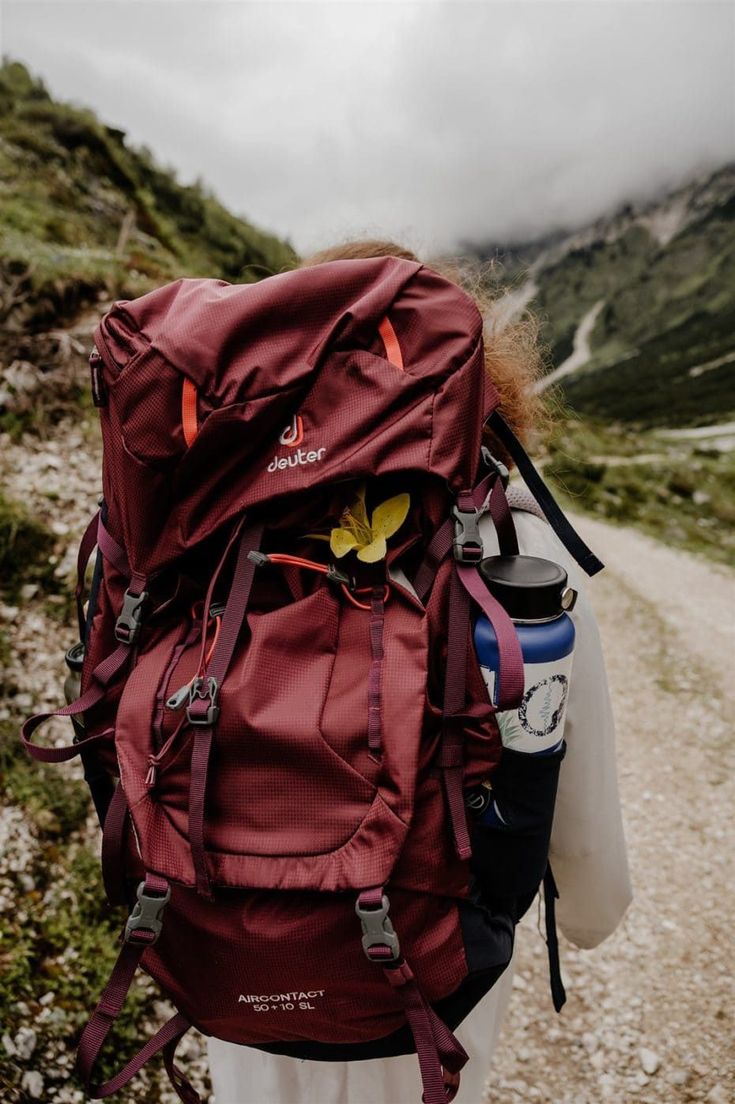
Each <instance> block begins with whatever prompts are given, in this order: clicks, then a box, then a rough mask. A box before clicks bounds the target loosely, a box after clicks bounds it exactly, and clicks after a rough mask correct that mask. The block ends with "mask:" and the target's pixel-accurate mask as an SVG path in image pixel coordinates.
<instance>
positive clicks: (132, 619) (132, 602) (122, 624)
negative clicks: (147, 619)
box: [115, 590, 148, 644]
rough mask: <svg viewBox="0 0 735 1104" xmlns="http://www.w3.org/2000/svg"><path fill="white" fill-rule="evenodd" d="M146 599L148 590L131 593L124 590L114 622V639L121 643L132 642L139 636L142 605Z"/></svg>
mask: <svg viewBox="0 0 735 1104" xmlns="http://www.w3.org/2000/svg"><path fill="white" fill-rule="evenodd" d="M147 601H148V591H147V590H142V591H141V592H140V594H133V593H132V592H131V591H129V590H126V591H125V596H124V598H123V604H122V609H121V610H120V616H119V617H118V619H117V621H116V622H115V639H116V640H119V641H120V643H121V644H134V643H135V642H136V640H137V639H138V637H139V636H140V627H141V625H142V623H143V607H144V606H145V604H146V602H147Z"/></svg>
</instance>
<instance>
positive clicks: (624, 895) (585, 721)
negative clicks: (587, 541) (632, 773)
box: [483, 511, 632, 947]
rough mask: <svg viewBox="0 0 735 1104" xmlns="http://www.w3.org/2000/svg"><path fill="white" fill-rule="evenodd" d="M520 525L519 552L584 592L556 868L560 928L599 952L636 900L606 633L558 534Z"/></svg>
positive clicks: (521, 515) (520, 515)
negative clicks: (543, 561)
mask: <svg viewBox="0 0 735 1104" xmlns="http://www.w3.org/2000/svg"><path fill="white" fill-rule="evenodd" d="M513 519H514V521H515V523H516V531H517V533H518V544H519V548H520V551H521V552H522V553H526V554H527V555H532V556H545V557H547V558H548V559H553V560H555V561H556V562H557V563H560V564H562V566H563V567H564V568H565V569H566V571H567V572H568V574H569V582H570V585H571V586H573V587H574V588H575V590H577V591H578V592H579V597H578V599H577V604H576V606H575V609H574V610H573V612H572V615H571V616H572V620H573V621H574V627H575V630H576V642H575V649H574V661H573V666H572V674H571V678H570V682H569V698H568V701H567V713H566V725H565V729H564V738H565V739H566V741H567V753H566V756H565V757H564V760H563V762H562V766H561V771H560V774H559V790H558V794H557V800H556V811H555V814H554V825H553V829H552V834H551V850H550V862H551V868H552V870H553V872H554V878H555V879H556V883H557V887H558V889H559V900H558V901H557V920H558V923H559V927H560V928H561V930H562V931H563V933H564V935H565V936H566V937H567V938H568V939H570V940H571V941H572V942H573V943H575V944H576V945H577V946H578V947H594V946H596V945H597V944H598V943H600V942H602V940H603V939H606V938H607V936H608V935H610V934H611V933H612V932H613V931H614V930H615V928H616V927H617V925H618V924H619V922H620V920H621V918H622V916H623V914H624V913H625V910H626V909H627V907H628V905H629V904H630V901H631V899H632V890H631V884H630V874H629V870H628V858H627V852H626V846H625V835H624V831H623V818H622V811H621V808H620V798H619V794H618V776H617V763H616V758H615V723H614V720H613V713H612V706H611V703H610V694H609V691H608V685H607V674H606V671H605V661H604V658H603V653H602V645H601V643H600V634H599V631H598V628H597V621H596V619H595V615H594V613H593V611H592V607H591V605H590V603H589V600H588V598H587V595H586V593H585V587H586V582H585V581H583V579H584V576H583V573H582V571H581V570H580V569H579V567H578V566H577V564H576V563H575V562H574V560H573V559H572V558H571V557H570V555H569V553H568V552H567V551H566V549H565V548H564V546H563V545H562V544H561V542H560V541H559V540H558V538H557V537H556V534H555V533H554V531H553V530H552V529H551V527H550V526H549V525H548V524H547V523H546V522H545V521H542V520H541V519H540V518H538V517H535V516H534V515H533V514H529V513H525V512H523V511H514V512H513ZM488 535H489V534H488ZM484 536H485V534H484V532H483V544H484V543H485V541H484ZM496 547H497V544H496Z"/></svg>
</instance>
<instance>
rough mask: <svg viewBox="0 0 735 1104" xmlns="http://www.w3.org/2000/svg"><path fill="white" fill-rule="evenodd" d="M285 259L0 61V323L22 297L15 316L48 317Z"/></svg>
mask: <svg viewBox="0 0 735 1104" xmlns="http://www.w3.org/2000/svg"><path fill="white" fill-rule="evenodd" d="M293 262H294V253H293V250H292V249H291V247H290V246H289V245H288V244H287V243H285V242H282V241H280V240H279V239H278V238H276V237H275V236H273V235H271V234H267V233H265V232H263V231H262V230H259V229H257V228H256V227H254V226H252V225H251V224H250V223H248V222H246V221H244V220H243V219H240V218H237V217H236V216H234V215H232V214H231V213H230V212H229V211H227V210H226V209H225V208H224V207H223V206H222V204H221V203H219V201H218V200H217V199H216V198H215V197H214V196H213V195H212V194H211V193H210V192H208V191H207V189H206V188H205V187H204V186H203V185H202V184H200V183H196V184H194V185H190V186H186V187H185V186H182V185H181V184H179V183H178V181H177V180H176V177H175V175H174V173H173V171H171V170H166V169H162V168H161V167H160V166H159V165H157V164H156V162H155V161H154V159H153V156H152V155H151V153H150V152H149V151H148V150H145V149H134V148H132V147H130V146H129V145H128V144H127V143H126V141H125V134H124V133H123V132H122V131H120V130H118V129H116V128H114V127H110V126H106V125H105V124H104V123H102V122H101V121H100V120H99V119H98V118H97V117H96V116H95V114H94V113H93V112H92V111H89V110H86V109H82V108H79V107H76V106H73V105H71V104H67V103H60V102H58V101H55V100H53V99H52V98H51V97H50V96H49V94H48V92H47V91H46V89H45V87H44V85H43V83H42V82H41V81H39V80H37V79H35V78H34V77H33V76H32V75H31V74H30V73H29V72H28V70H27V69H26V68H25V67H24V66H23V65H21V64H19V63H17V62H11V61H5V62H4V63H3V64H2V66H0V264H1V265H2V274H3V276H4V279H3V280H2V281H1V285H2V286H1V288H0V290H2V291H3V292H4V294H3V298H4V299H5V300H6V302H5V306H3V302H2V300H0V321H2V315H3V313H5V314H7V313H9V310H10V309H12V308H18V307H20V306H21V304H23V309H22V310H21V311H20V315H21V317H25V318H30V319H31V320H32V321H33V322H36V323H38V324H44V323H45V322H54V323H56V322H58V319H59V315H62V316H64V315H68V314H71V313H73V311H74V310H75V309H77V308H78V307H79V306H80V305H81V304H82V303H83V302H84V301H86V300H88V299H89V300H91V299H92V298H94V293H95V292H96V291H99V290H106V291H107V292H108V293H109V294H112V295H114V296H118V297H119V296H130V295H136V294H141V293H142V292H143V291H145V290H147V289H148V288H150V287H152V286H154V285H156V284H161V283H165V282H166V281H168V280H171V279H175V278H176V277H178V276H193V275H206V276H216V277H221V278H223V279H227V280H231V281H239V282H249V281H252V280H256V279H259V278H260V277H262V276H266V275H269V274H270V273H273V272H278V271H280V270H281V269H283V268H286V267H290V266H291V265H292V264H293ZM7 300H9V302H7ZM16 314H17V311H16Z"/></svg>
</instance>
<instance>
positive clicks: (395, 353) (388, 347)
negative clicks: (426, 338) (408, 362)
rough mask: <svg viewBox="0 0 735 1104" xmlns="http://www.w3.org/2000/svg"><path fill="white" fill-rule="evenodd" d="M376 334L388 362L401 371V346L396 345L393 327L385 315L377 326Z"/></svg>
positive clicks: (396, 340) (396, 339)
mask: <svg viewBox="0 0 735 1104" xmlns="http://www.w3.org/2000/svg"><path fill="white" fill-rule="evenodd" d="M378 333H379V334H380V336H381V338H382V339H383V344H384V345H385V355H386V356H387V357H388V360H389V361H390V362H391V364H393V365H394V366H395V367H396V368H400V370H401V371H403V354H402V353H401V346H400V345H399V344H398V338H397V337H396V331H395V330H394V329H393V325H392V323H391V321H390V319H389V318H388V315H387V314H386V316H385V318H384V319H383V321H382V322H381V323H380V325H379V326H378Z"/></svg>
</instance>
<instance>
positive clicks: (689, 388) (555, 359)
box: [476, 164, 735, 428]
mask: <svg viewBox="0 0 735 1104" xmlns="http://www.w3.org/2000/svg"><path fill="white" fill-rule="evenodd" d="M476 252H477V253H478V255H480V256H482V257H491V256H492V257H495V258H497V260H498V261H499V262H500V264H499V272H500V279H501V282H505V283H508V284H510V285H511V286H513V287H514V288H515V289H516V294H518V289H519V285H520V287H522V286H523V285H524V283H525V284H526V294H524V295H521V300H522V299H528V300H529V305H530V307H531V309H532V310H534V311H535V312H536V313H537V314H539V315H540V317H541V319H542V322H543V334H544V337H545V340H546V341H547V343H548V345H549V349H550V353H551V362H552V368H553V369H555V370H557V369H560V368H562V366H564V365H565V362H567V361H568V358H569V357H570V356H572V354H573V353H575V352H576V354H577V355H576V356H575V362H573V363H572V365H571V366H570V367H571V368H572V369H573V370H571V371H564V372H562V373H559V375H560V376H562V375H563V383H562V387H563V392H564V398H565V399H566V400H567V401H568V402H569V404H570V405H571V406H572V408H573V409H574V410H576V411H578V412H580V413H582V414H585V415H588V416H594V417H598V418H601V419H603V420H604V421H606V422H621V423H624V424H630V425H634V426H636V427H637V428H648V427H654V426H661V427H674V428H675V427H681V426H705V425H708V424H712V423H716V422H721V421H723V420H727V418H728V417H729V416H731V415H732V414H733V412H735V336H733V335H734V332H735V165H733V164H728V165H725V166H724V167H722V168H721V169H719V170H718V171H717V172H715V173H713V174H710V175H707V176H705V177H701V178H698V179H696V180H693V181H692V182H691V183H690V184H688V185H687V186H686V187H684V188H680V189H678V190H677V191H675V192H672V193H671V194H669V195H665V196H662V197H661V198H660V199H659V200H658V201H657V202H655V203H648V204H634V203H631V204H626V205H624V206H623V207H621V208H620V209H619V210H617V211H615V212H613V213H612V214H610V215H609V216H607V217H605V218H602V219H599V220H597V221H596V222H595V223H593V224H592V225H590V226H586V227H582V228H581V229H579V230H577V231H575V232H574V233H570V234H568V235H558V234H557V235H554V236H553V237H552V238H545V239H543V240H538V241H529V242H521V243H511V244H509V245H503V244H499V243H495V244H493V245H485V246H482V247H478V248H476ZM528 281H531V282H532V283H530V285H529V284H528ZM581 327H584V329H583V330H582V332H581V333H580V328H581ZM575 336H577V337H578V338H583V339H584V342H583V344H584V349H583V353H584V355H582V356H580V355H579V352H580V350H579V348H577V349H576V350H575ZM577 344H578V345H579V341H578V343H577Z"/></svg>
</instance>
